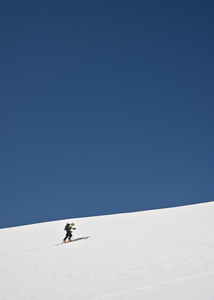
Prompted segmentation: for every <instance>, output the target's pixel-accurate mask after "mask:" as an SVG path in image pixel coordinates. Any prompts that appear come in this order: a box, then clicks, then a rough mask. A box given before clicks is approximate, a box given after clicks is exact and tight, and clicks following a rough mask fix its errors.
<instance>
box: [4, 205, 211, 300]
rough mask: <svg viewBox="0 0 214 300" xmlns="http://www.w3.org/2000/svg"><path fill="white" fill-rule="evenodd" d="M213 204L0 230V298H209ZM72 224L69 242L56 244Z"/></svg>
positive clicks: (146, 299)
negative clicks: (73, 233)
mask: <svg viewBox="0 0 214 300" xmlns="http://www.w3.org/2000/svg"><path fill="white" fill-rule="evenodd" d="M213 216H214V202H210V203H205V204H198V205H191V206H184V207H177V208H169V209H161V210H153V211H144V212H136V213H127V214H119V215H108V216H100V217H90V218H79V219H73V220H62V221H55V222H48V223H41V224H35V225H28V226H20V227H14V228H7V229H1V230H0V241H1V248H0V276H1V278H0V300H3V299H5V300H25V299H26V300H30V299H38V300H61V299H63V300H66V299H75V300H78V299H81V300H92V299H93V300H101V299H104V300H122V299H126V300H139V299H145V300H157V299H158V300H160V299H164V300H172V299H173V300H177V299H179V300H180V299H182V300H186V299H188V300H190V299H194V300H202V299H203V300H204V299H206V300H209V299H212V300H213V299H214V285H213V282H214V233H213V229H214V217H213ZM67 221H70V222H71V221H74V223H75V225H76V227H77V230H76V232H75V235H74V241H73V242H72V243H68V244H61V245H57V246H55V245H56V244H59V243H61V241H62V239H63V237H64V231H63V228H64V225H65V223H66V222H67Z"/></svg>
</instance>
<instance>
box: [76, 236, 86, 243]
mask: <svg viewBox="0 0 214 300" xmlns="http://www.w3.org/2000/svg"><path fill="white" fill-rule="evenodd" d="M89 238H90V236H85V237H81V238H77V239H73V240H72V242H76V241H80V240H87V239H89Z"/></svg>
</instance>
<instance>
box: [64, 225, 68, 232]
mask: <svg viewBox="0 0 214 300" xmlns="http://www.w3.org/2000/svg"><path fill="white" fill-rule="evenodd" d="M68 227H69V224H68V223H67V224H66V225H65V228H64V230H65V231H67V230H68Z"/></svg>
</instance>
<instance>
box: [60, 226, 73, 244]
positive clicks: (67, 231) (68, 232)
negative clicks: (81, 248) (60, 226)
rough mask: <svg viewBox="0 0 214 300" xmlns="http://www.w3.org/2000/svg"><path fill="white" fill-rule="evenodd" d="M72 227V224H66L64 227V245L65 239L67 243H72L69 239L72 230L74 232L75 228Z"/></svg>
mask: <svg viewBox="0 0 214 300" xmlns="http://www.w3.org/2000/svg"><path fill="white" fill-rule="evenodd" d="M73 226H74V223H72V224H68V223H67V224H66V225H65V228H64V230H65V231H66V236H65V238H64V240H63V242H64V243H66V240H67V238H68V241H69V242H71V241H72V240H71V237H72V230H76V228H73Z"/></svg>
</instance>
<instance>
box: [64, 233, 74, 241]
mask: <svg viewBox="0 0 214 300" xmlns="http://www.w3.org/2000/svg"><path fill="white" fill-rule="evenodd" d="M71 237H72V233H71V231H67V233H66V236H65V238H64V241H66V240H67V238H69V239H71Z"/></svg>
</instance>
